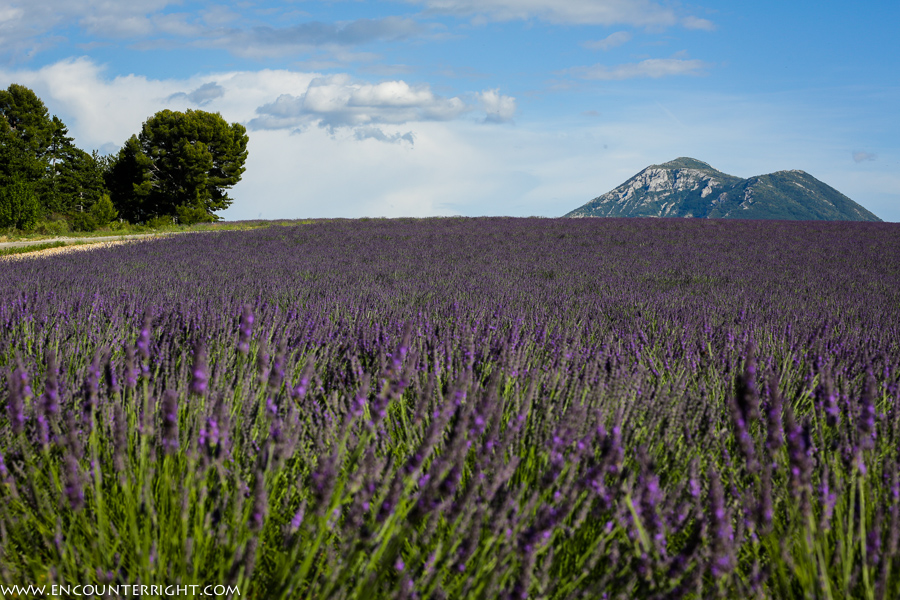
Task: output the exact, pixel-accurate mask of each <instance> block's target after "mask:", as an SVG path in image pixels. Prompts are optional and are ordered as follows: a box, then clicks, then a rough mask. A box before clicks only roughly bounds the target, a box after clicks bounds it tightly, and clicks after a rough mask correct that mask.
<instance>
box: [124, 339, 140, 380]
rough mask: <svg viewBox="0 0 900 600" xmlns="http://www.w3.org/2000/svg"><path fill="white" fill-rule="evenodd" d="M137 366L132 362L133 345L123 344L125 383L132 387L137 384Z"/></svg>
mask: <svg viewBox="0 0 900 600" xmlns="http://www.w3.org/2000/svg"><path fill="white" fill-rule="evenodd" d="M137 378H138V374H137V368H136V366H135V362H134V347H133V346H125V385H126V386H127V387H128V388H129V389H132V390H133V389H134V388H135V386H136V385H137Z"/></svg>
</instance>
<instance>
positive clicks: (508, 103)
mask: <svg viewBox="0 0 900 600" xmlns="http://www.w3.org/2000/svg"><path fill="white" fill-rule="evenodd" d="M478 99H479V100H480V101H481V106H482V108H484V112H485V113H486V114H487V116H486V117H485V122H488V123H508V122H509V121H512V119H513V117H514V116H515V114H516V99H515V98H513V97H512V96H503V95H502V94H500V90H486V91H484V92H481V93H480V94H478Z"/></svg>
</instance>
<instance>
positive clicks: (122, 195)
mask: <svg viewBox="0 0 900 600" xmlns="http://www.w3.org/2000/svg"><path fill="white" fill-rule="evenodd" d="M248 140H249V138H248V137H247V130H246V129H245V128H244V126H243V125H240V124H239V123H231V124H229V123H228V122H227V121H225V119H223V118H222V115H220V114H219V113H209V112H205V111H202V110H187V111H186V112H177V111H171V110H163V111H160V112H158V113H156V114H155V115H154V116H153V117H151V118H150V119H148V120H147V121H146V122H145V123H144V125H143V127H142V128H141V132H140V134H139V135H136V136H132V137H131V138H129V139H128V141H126V142H125V145H124V146H123V148H122V149H121V150H120V151H119V154H118V156H117V157H116V159H115V161H114V164H113V165H112V168H111V169H110V172H109V177H108V181H107V183H108V185H109V189H110V191H111V193H112V194H113V201H114V202H115V204H116V206H117V208H118V209H119V211H120V213H122V214H124V215H126V218H128V219H129V220H135V221H143V220H147V219H149V218H153V217H160V216H177V217H179V219H180V220H181V221H182V222H185V223H192V222H198V221H214V220H218V218H219V217H217V216H216V215H215V214H214V212H215V211H219V210H224V209H226V208H228V207H229V206H230V205H231V203H232V202H233V201H232V199H231V198H229V197H228V194H227V190H228V189H229V188H231V187H232V186H233V185H235V184H236V183H237V182H238V181H240V179H241V175H242V174H243V173H244V171H245V170H246V168H245V167H244V162H245V161H246V160H247V142H248Z"/></svg>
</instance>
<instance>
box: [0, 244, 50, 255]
mask: <svg viewBox="0 0 900 600" xmlns="http://www.w3.org/2000/svg"><path fill="white" fill-rule="evenodd" d="M65 245H66V243H65V242H50V243H48V244H29V245H27V246H18V247H15V248H0V256H10V255H12V254H28V253H29V252H39V251H41V250H49V249H50V248H61V247H63V246H65Z"/></svg>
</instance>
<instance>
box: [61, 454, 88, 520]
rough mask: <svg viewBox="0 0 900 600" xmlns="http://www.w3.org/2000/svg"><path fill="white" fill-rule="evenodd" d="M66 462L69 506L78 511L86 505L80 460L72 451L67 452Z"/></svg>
mask: <svg viewBox="0 0 900 600" xmlns="http://www.w3.org/2000/svg"><path fill="white" fill-rule="evenodd" d="M65 464H66V478H65V493H66V499H67V500H68V501H69V508H71V509H72V510H76V511H77V510H81V508H82V507H83V506H84V487H83V483H82V479H81V470H80V469H79V468H78V461H77V460H76V459H75V457H74V456H73V455H72V453H71V452H69V453H67V454H66V457H65Z"/></svg>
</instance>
